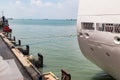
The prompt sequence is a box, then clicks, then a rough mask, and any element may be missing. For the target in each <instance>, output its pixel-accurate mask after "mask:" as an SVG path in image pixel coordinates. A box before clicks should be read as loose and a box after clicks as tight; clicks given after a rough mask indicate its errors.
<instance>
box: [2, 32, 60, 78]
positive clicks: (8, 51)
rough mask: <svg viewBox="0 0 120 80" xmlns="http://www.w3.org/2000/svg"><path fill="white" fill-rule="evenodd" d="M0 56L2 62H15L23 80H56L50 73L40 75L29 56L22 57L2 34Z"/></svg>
mask: <svg viewBox="0 0 120 80" xmlns="http://www.w3.org/2000/svg"><path fill="white" fill-rule="evenodd" d="M0 55H1V56H2V57H3V59H4V60H7V59H14V60H15V62H16V64H17V66H18V68H19V70H20V72H21V73H22V75H23V77H24V80H41V79H42V80H48V79H49V80H58V78H57V77H56V76H55V75H54V74H53V73H52V72H50V73H46V74H42V73H40V72H39V71H38V69H37V68H36V67H35V66H34V65H33V64H32V63H31V62H30V60H29V59H28V58H29V57H28V56H29V55H27V56H26V55H24V54H23V53H22V52H21V51H20V50H19V49H18V48H17V46H16V45H15V44H14V43H13V42H12V41H11V40H9V39H8V38H7V36H5V35H4V34H3V33H0ZM39 60H40V59H39ZM39 62H40V61H39ZM42 62H43V61H42ZM42 64H43V63H42Z"/></svg>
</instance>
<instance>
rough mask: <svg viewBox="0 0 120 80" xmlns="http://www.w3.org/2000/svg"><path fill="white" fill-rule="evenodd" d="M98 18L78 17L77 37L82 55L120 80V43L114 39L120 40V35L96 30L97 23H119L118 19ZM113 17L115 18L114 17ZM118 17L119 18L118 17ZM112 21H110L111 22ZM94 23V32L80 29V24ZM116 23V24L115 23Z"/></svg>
mask: <svg viewBox="0 0 120 80" xmlns="http://www.w3.org/2000/svg"><path fill="white" fill-rule="evenodd" d="M102 17H103V18H102V19H101V16H98V17H87V18H86V17H83V16H79V17H78V22H77V24H78V25H77V32H78V33H77V34H78V35H77V36H78V42H79V46H80V49H81V51H82V53H83V55H84V56H85V57H86V58H88V59H89V60H90V61H92V62H93V63H95V64H96V65H97V66H99V67H100V68H102V69H103V70H104V71H105V72H107V73H108V74H110V75H111V76H113V77H114V78H116V79H117V80H120V43H119V40H118V43H117V42H116V37H117V38H120V33H112V32H105V31H98V30H96V22H98V23H120V22H119V21H120V19H118V16H116V17H117V19H115V20H114V19H113V16H112V17H108V16H107V18H106V19H105V17H106V16H102ZM114 17H115V16H114ZM119 17H120V16H119ZM111 19H112V20H111ZM86 21H87V22H95V23H94V24H95V26H94V27H95V30H84V29H82V26H81V22H86ZM116 21H118V22H116Z"/></svg>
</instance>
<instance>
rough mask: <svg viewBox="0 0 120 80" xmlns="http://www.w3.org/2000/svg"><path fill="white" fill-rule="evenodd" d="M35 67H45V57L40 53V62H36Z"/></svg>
mask: <svg viewBox="0 0 120 80" xmlns="http://www.w3.org/2000/svg"><path fill="white" fill-rule="evenodd" d="M35 67H37V68H41V67H43V55H42V54H40V53H38V60H37V61H35Z"/></svg>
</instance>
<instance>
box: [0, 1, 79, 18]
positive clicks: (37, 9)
mask: <svg viewBox="0 0 120 80" xmlns="http://www.w3.org/2000/svg"><path fill="white" fill-rule="evenodd" d="M78 1H79V0H1V1H0V10H1V12H2V11H4V15H5V16H6V17H11V18H16V19H76V18H77V12H78ZM0 15H1V14H0Z"/></svg>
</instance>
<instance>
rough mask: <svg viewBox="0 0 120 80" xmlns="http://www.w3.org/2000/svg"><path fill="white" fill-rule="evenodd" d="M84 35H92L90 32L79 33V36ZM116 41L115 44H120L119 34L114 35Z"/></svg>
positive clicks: (86, 36) (87, 36)
mask: <svg viewBox="0 0 120 80" xmlns="http://www.w3.org/2000/svg"><path fill="white" fill-rule="evenodd" d="M83 35H84V36H85V38H89V37H90V35H89V34H88V33H84V34H83V33H79V36H80V37H83ZM114 43H115V44H120V37H118V36H115V37H114Z"/></svg>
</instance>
